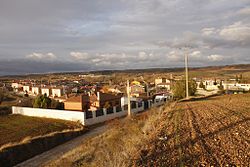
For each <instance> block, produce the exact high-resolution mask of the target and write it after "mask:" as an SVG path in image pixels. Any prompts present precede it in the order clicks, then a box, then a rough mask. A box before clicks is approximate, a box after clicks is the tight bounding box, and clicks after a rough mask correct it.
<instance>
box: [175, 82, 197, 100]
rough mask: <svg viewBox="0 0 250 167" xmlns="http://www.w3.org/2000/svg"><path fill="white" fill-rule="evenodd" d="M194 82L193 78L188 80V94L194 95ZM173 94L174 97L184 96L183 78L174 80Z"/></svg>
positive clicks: (195, 86) (184, 85)
mask: <svg viewBox="0 0 250 167" xmlns="http://www.w3.org/2000/svg"><path fill="white" fill-rule="evenodd" d="M196 88H197V85H196V82H195V81H194V80H190V81H189V84H188V90H189V91H188V93H189V95H190V96H193V95H195V92H196ZM173 94H174V97H175V98H176V99H182V98H185V97H186V84H185V80H180V81H176V82H175V84H174V85H173Z"/></svg>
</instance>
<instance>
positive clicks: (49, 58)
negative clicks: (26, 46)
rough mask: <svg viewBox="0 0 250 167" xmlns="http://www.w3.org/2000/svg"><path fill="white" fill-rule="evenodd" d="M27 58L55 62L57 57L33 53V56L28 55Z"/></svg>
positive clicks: (50, 54)
mask: <svg viewBox="0 0 250 167" xmlns="http://www.w3.org/2000/svg"><path fill="white" fill-rule="evenodd" d="M25 58H27V59H34V60H44V61H47V60H54V59H56V58H57V57H56V55H55V54H54V53H46V54H43V53H35V52H34V53H32V54H29V55H26V56H25Z"/></svg>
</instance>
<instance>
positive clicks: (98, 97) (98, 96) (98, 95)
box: [97, 92, 100, 101]
mask: <svg viewBox="0 0 250 167" xmlns="http://www.w3.org/2000/svg"><path fill="white" fill-rule="evenodd" d="M97 100H98V101H100V92H97Z"/></svg>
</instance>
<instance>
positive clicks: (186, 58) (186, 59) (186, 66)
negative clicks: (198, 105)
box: [185, 53, 189, 99]
mask: <svg viewBox="0 0 250 167" xmlns="http://www.w3.org/2000/svg"><path fill="white" fill-rule="evenodd" d="M185 71H186V99H188V98H189V90H188V54H187V53H186V54H185Z"/></svg>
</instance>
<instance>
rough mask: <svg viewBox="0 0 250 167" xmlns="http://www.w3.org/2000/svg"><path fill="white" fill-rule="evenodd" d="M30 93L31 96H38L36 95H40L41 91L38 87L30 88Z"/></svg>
mask: <svg viewBox="0 0 250 167" xmlns="http://www.w3.org/2000/svg"><path fill="white" fill-rule="evenodd" d="M31 91H32V94H33V95H38V94H40V93H41V89H40V87H38V86H33V87H32V88H31Z"/></svg>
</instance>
